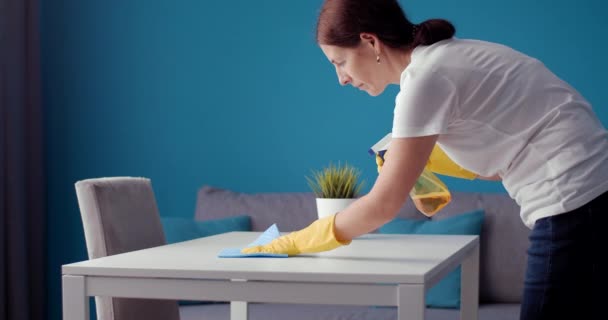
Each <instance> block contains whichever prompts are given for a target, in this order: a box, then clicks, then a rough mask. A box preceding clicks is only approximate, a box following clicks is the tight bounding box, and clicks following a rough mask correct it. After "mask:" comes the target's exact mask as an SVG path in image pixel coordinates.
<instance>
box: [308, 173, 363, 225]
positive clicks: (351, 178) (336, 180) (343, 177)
mask: <svg viewBox="0 0 608 320" xmlns="http://www.w3.org/2000/svg"><path fill="white" fill-rule="evenodd" d="M360 175H361V172H360V171H359V170H358V169H357V168H355V167H353V166H351V165H349V164H348V163H345V164H344V165H341V164H340V163H338V165H333V164H332V163H330V164H329V166H328V167H325V168H323V169H322V170H318V171H316V170H312V177H306V180H307V181H308V185H309V186H310V188H311V189H312V191H313V192H314V194H315V196H316V200H317V214H318V216H319V219H321V218H324V217H327V216H330V215H332V214H334V213H337V212H339V211H342V210H344V209H345V208H346V207H348V206H349V205H350V204H351V203H353V202H354V201H355V200H356V198H357V197H359V195H360V192H361V188H362V187H363V185H364V183H365V182H364V181H361V182H360V181H359V177H360Z"/></svg>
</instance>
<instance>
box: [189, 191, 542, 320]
mask: <svg viewBox="0 0 608 320" xmlns="http://www.w3.org/2000/svg"><path fill="white" fill-rule="evenodd" d="M475 209H484V211H485V213H486V215H485V220H484V225H483V228H482V233H481V236H480V238H481V242H480V243H481V245H480V246H481V252H480V288H479V290H480V291H479V292H480V297H479V298H480V306H479V319H481V320H501V319H505V320H506V319H518V318H519V306H520V305H519V304H520V301H521V296H522V289H523V279H524V271H525V262H526V249H527V246H528V235H529V232H530V230H529V229H527V228H526V227H525V226H524V225H523V223H522V222H521V220H520V217H519V207H518V205H517V204H516V203H515V202H514V201H513V200H512V199H511V198H509V196H508V195H507V194H502V193H472V192H470V193H469V192H455V193H453V199H452V202H451V203H450V204H449V205H448V206H446V207H445V208H444V209H443V210H442V211H441V212H439V213H438V214H437V215H436V216H434V217H433V218H432V219H445V218H446V217H450V216H453V215H457V214H460V213H464V212H469V211H472V210H475ZM240 214H248V215H250V216H251V217H252V228H253V230H254V231H263V230H265V229H266V228H267V227H268V226H270V225H271V224H273V223H277V225H278V227H279V229H280V230H281V231H293V230H298V229H301V228H303V227H306V226H307V225H308V224H310V223H311V222H312V221H313V220H314V219H316V207H315V199H314V195H313V194H312V193H258V194H246V193H238V192H233V191H230V190H223V189H218V188H213V187H210V186H204V187H202V188H201V189H200V190H199V191H198V196H197V203H196V211H195V218H196V219H197V220H210V219H217V218H222V217H228V216H234V215H240ZM399 216H400V217H407V218H414V219H426V218H425V217H424V216H423V215H422V214H421V213H419V212H418V211H417V210H416V209H415V207H414V206H413V205H412V203H411V202H410V201H408V202H407V203H406V205H405V206H404V207H403V208H402V209H401V211H400V212H399ZM249 310H250V319H251V320H262V319H263V320H271V319H289V320H300V319H307V320H312V319H323V320H333V319H352V320H355V319H356V320H363V319H366V320H367V319H396V318H397V313H396V308H388V307H374V306H369V307H353V306H327V305H291V304H263V303H254V304H250V307H249ZM229 314H230V305H229V304H217V303H214V304H202V305H189V306H181V307H180V315H181V319H182V320H200V319H205V320H220V319H229ZM458 318H459V310H457V309H434V308H427V312H426V319H429V320H447V319H458Z"/></svg>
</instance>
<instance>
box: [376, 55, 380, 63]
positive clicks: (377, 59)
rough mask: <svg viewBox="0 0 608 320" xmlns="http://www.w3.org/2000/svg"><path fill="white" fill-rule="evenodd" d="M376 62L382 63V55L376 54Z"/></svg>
mask: <svg viewBox="0 0 608 320" xmlns="http://www.w3.org/2000/svg"><path fill="white" fill-rule="evenodd" d="M376 62H377V63H378V64H380V55H377V56H376Z"/></svg>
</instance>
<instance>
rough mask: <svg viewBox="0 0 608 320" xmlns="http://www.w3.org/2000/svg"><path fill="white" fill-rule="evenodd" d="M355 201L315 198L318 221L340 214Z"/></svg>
mask: <svg viewBox="0 0 608 320" xmlns="http://www.w3.org/2000/svg"><path fill="white" fill-rule="evenodd" d="M355 200H357V199H352V198H351V199H332V198H317V214H318V216H319V219H321V218H325V217H327V216H331V215H332V214H334V213H337V212H340V211H342V210H344V209H346V207H348V206H349V205H350V204H351V203H353V202H355Z"/></svg>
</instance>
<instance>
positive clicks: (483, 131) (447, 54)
mask: <svg viewBox="0 0 608 320" xmlns="http://www.w3.org/2000/svg"><path fill="white" fill-rule="evenodd" d="M454 33H455V29H454V27H453V26H452V24H450V23H449V22H447V21H445V20H438V19H434V20H428V21H425V22H423V23H421V24H419V25H415V24H412V23H411V22H410V21H409V20H408V19H407V18H406V16H405V14H404V13H403V11H402V9H401V7H400V6H399V4H398V2H397V1H395V0H367V1H357V0H327V1H325V3H324V4H323V7H322V10H321V12H320V15H319V19H318V24H317V42H318V44H319V46H320V47H321V50H322V51H323V53H324V54H325V55H326V56H327V58H328V60H329V61H330V62H331V63H332V64H333V65H334V67H335V69H336V73H337V75H338V79H339V81H340V83H341V84H342V85H352V86H353V87H356V88H358V89H360V90H364V91H366V92H367V93H368V94H370V95H372V96H377V95H379V94H381V93H382V92H383V91H384V89H385V88H386V86H387V85H389V84H398V85H400V89H401V90H400V92H399V94H398V95H397V97H396V99H395V109H394V120H393V130H392V136H393V137H392V138H393V139H392V142H391V145H390V149H389V150H390V152H389V153H390V156H389V157H388V159H386V162H385V163H384V166H383V169H382V171H381V172H380V174H379V176H378V178H377V180H376V182H375V184H374V186H373V188H372V189H371V190H370V192H369V193H368V194H367V195H365V196H363V197H362V198H360V199H359V200H357V201H356V202H355V203H353V204H352V205H351V206H350V207H348V208H347V209H345V210H343V211H342V212H340V213H339V214H336V215H334V216H332V217H329V218H325V219H320V220H317V221H315V222H314V223H312V224H311V225H310V226H309V227H307V228H305V229H302V230H300V231H296V232H293V233H291V234H289V235H286V236H283V237H280V238H278V239H276V240H275V241H273V242H272V243H270V244H269V245H266V246H262V247H254V248H249V249H245V250H244V252H258V251H264V252H275V253H288V254H290V255H294V254H300V253H308V252H319V251H324V250H331V249H333V248H336V247H338V246H340V245H346V244H348V243H350V241H351V239H353V238H355V237H357V236H360V235H363V234H365V233H368V232H370V231H372V230H375V229H377V228H378V227H380V226H382V225H383V224H385V223H386V222H388V221H390V220H392V219H393V218H394V217H395V215H396V213H397V212H398V210H399V208H401V207H402V206H403V204H404V202H405V201H406V200H407V198H408V192H409V191H410V190H411V189H412V186H413V185H414V182H415V181H416V179H417V177H418V176H419V174H420V173H421V171H422V169H423V168H424V167H425V165H426V163H427V160H428V159H429V155H430V154H431V151H432V149H433V146H434V145H435V144H438V145H439V146H440V147H441V149H443V150H444V151H445V153H446V154H447V155H448V156H449V157H450V158H451V159H452V160H453V161H454V162H455V163H457V164H458V165H460V166H461V167H463V168H464V169H466V170H469V171H471V172H474V173H476V174H477V175H479V176H485V177H490V178H498V179H502V183H503V185H504V186H505V189H506V190H507V191H508V192H509V195H510V196H511V197H513V198H514V199H515V200H516V201H517V203H518V204H519V205H520V206H521V218H522V221H523V223H525V225H526V226H528V227H529V228H531V229H532V232H531V235H530V247H529V250H528V265H527V271H526V278H525V285H524V287H525V288H524V295H523V301H522V310H521V319H552V318H554V317H559V316H564V317H566V318H568V317H569V316H572V317H573V318H576V319H590V318H594V317H595V318H597V317H599V306H600V304H599V297H601V296H605V294H604V292H600V289H604V288H607V287H606V275H605V273H606V272H608V268H607V266H606V264H605V262H604V261H606V257H605V256H606V252H608V250H607V249H606V247H605V246H604V245H605V244H606V240H605V238H603V237H600V231H602V230H600V229H601V228H604V226H606V225H607V224H606V222H608V219H607V215H608V214H607V213H605V212H601V211H603V209H604V208H605V207H608V193H606V191H608V152H607V151H608V134H607V132H606V130H605V129H604V127H603V126H602V124H601V123H600V121H599V120H598V119H597V117H596V116H595V114H594V113H593V111H592V109H591V106H590V105H589V103H588V102H587V101H586V100H585V99H584V98H583V97H582V96H581V95H580V94H579V93H578V92H577V91H576V90H575V89H573V88H572V87H571V86H569V85H568V84H567V83H565V82H564V81H562V80H561V79H559V78H558V77H556V76H555V75H554V74H553V73H551V72H550V71H549V70H548V69H547V68H546V67H545V66H544V65H543V64H542V63H541V62H540V61H538V60H536V59H534V58H531V57H529V56H526V55H524V54H522V53H519V52H517V51H515V50H513V49H511V48H508V47H506V46H502V45H499V44H494V43H489V42H483V41H475V40H461V39H456V38H454V37H453V35H454Z"/></svg>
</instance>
